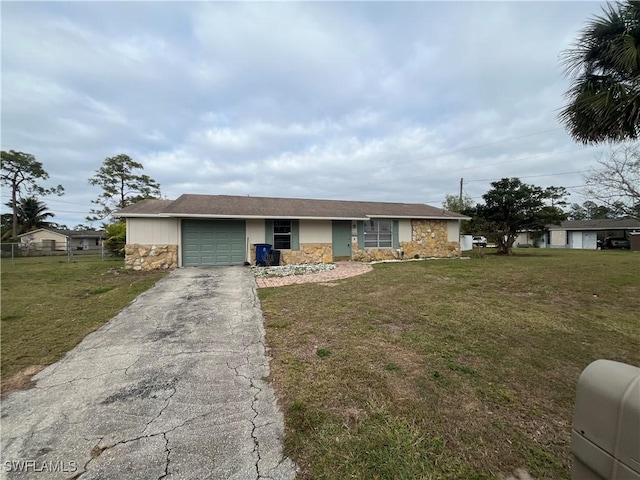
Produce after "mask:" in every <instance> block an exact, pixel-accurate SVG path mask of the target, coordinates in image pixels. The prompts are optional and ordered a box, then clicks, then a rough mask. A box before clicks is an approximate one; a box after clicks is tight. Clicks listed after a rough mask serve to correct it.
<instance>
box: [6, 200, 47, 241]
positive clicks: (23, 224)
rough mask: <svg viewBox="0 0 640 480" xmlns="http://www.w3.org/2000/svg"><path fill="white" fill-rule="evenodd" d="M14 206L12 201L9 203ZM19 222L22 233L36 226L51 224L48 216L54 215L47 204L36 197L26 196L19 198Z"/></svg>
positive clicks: (41, 226)
mask: <svg viewBox="0 0 640 480" xmlns="http://www.w3.org/2000/svg"><path fill="white" fill-rule="evenodd" d="M7 205H8V206H9V207H12V205H11V202H9V203H7ZM17 207H18V208H17V209H16V210H17V212H18V223H19V231H20V233H25V232H29V231H31V230H35V229H36V228H43V227H48V226H51V222H48V221H47V218H51V217H54V216H55V215H54V214H53V213H51V212H50V211H49V209H48V207H47V205H46V204H45V203H44V202H42V201H40V200H38V199H37V198H36V197H26V198H22V199H20V200H18V206H17Z"/></svg>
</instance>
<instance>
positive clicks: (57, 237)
mask: <svg viewBox="0 0 640 480" xmlns="http://www.w3.org/2000/svg"><path fill="white" fill-rule="evenodd" d="M102 236H103V232H99V231H96V230H65V229H60V228H38V229H37V230H32V231H30V232H27V233H23V234H21V235H18V238H20V244H21V246H22V247H24V248H30V249H35V250H43V251H66V250H67V248H71V249H72V250H99V249H100V240H102Z"/></svg>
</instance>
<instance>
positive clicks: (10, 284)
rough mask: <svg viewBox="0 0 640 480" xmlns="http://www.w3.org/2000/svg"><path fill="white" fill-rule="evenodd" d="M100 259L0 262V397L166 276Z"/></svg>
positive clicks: (77, 258) (25, 380)
mask: <svg viewBox="0 0 640 480" xmlns="http://www.w3.org/2000/svg"><path fill="white" fill-rule="evenodd" d="M122 265H123V261H122V259H107V260H104V261H102V260H100V257H98V256H88V255H82V256H80V255H77V256H75V257H74V261H73V262H71V263H69V262H67V258H66V257H28V258H16V259H14V260H11V259H4V258H3V259H2V317H1V330H0V333H1V335H0V346H1V352H0V358H1V359H2V368H1V372H2V393H3V395H4V394H7V393H9V392H10V391H12V390H14V389H17V388H21V387H23V386H25V385H26V384H28V381H29V378H30V376H31V375H33V374H34V373H35V372H37V371H38V370H39V369H41V368H42V367H43V366H46V365H49V364H51V363H53V362H55V361H57V360H58V359H60V358H61V357H62V356H63V355H64V354H65V353H66V352H67V351H69V350H71V349H72V348H73V347H74V346H76V345H77V344H78V343H79V342H80V341H81V340H82V339H83V338H84V337H85V336H86V335H87V334H89V333H91V332H92V331H94V330H95V329H97V328H98V327H100V326H101V325H103V324H104V323H105V322H106V321H108V320H109V319H111V318H112V317H113V316H114V315H115V314H116V313H118V311H120V310H121V309H122V308H123V307H124V306H126V305H127V304H128V303H129V302H131V300H133V299H134V298H135V297H136V296H138V295H139V294H140V293H142V292H143V291H145V290H147V289H148V288H149V287H151V286H152V285H153V284H154V283H155V282H156V281H157V280H158V279H160V278H161V277H163V276H164V275H165V273H160V272H151V273H140V272H132V271H125V270H121V269H120V267H122Z"/></svg>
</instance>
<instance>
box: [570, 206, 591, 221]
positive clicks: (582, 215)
mask: <svg viewBox="0 0 640 480" xmlns="http://www.w3.org/2000/svg"><path fill="white" fill-rule="evenodd" d="M586 219H587V211H586V210H585V208H584V207H583V206H582V205H580V204H579V203H572V204H571V207H570V208H569V211H568V212H567V220H586Z"/></svg>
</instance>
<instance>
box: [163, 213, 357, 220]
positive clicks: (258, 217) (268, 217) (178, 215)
mask: <svg viewBox="0 0 640 480" xmlns="http://www.w3.org/2000/svg"><path fill="white" fill-rule="evenodd" d="M158 216H159V217H160V218H234V219H239V220H243V219H245V220H368V218H367V217H309V216H291V215H284V216H283V215H219V214H207V213H161V214H159V215H158Z"/></svg>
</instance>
